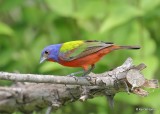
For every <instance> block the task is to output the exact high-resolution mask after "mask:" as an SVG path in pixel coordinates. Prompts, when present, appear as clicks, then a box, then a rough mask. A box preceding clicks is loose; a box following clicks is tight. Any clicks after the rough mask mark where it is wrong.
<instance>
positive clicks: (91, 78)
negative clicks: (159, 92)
mask: <svg viewBox="0 0 160 114" xmlns="http://www.w3.org/2000/svg"><path fill="white" fill-rule="evenodd" d="M144 68H145V65H144V64H140V65H138V66H134V65H133V64H132V59H131V58H128V59H127V60H126V61H125V62H124V64H123V65H121V66H119V67H117V68H115V69H114V70H112V71H108V72H104V73H102V74H93V73H90V74H89V75H88V76H87V77H77V78H75V77H66V76H50V75H36V74H17V73H7V72H0V79H3V80H12V81H16V82H18V83H16V84H14V85H13V86H11V87H0V112H7V113H11V112H14V111H16V110H19V111H21V112H25V113H29V112H32V111H34V110H41V109H43V108H46V107H48V106H49V107H50V109H53V110H55V109H57V108H59V107H60V106H62V105H63V104H65V103H66V102H72V101H76V100H78V99H79V100H81V101H85V100H87V99H89V98H93V97H95V96H97V95H105V96H107V98H108V101H109V103H110V105H111V106H113V96H114V95H115V94H116V93H118V92H124V91H127V92H130V93H134V94H137V95H140V96H147V95H148V92H147V91H145V90H143V89H142V87H149V88H157V87H159V86H158V80H147V79H145V78H144V77H143V75H142V74H141V73H140V71H141V70H143V69H144ZM20 82H25V83H20ZM26 82H27V83H26ZM28 82H32V83H28ZM33 82H34V83H33ZM51 107H52V108H51Z"/></svg>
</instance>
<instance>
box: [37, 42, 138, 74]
mask: <svg viewBox="0 0 160 114" xmlns="http://www.w3.org/2000/svg"><path fill="white" fill-rule="evenodd" d="M119 49H140V46H120V45H116V44H114V43H112V42H103V41H97V40H75V41H69V42H65V43H60V44H52V45H49V46H46V47H45V48H44V49H43V50H42V52H41V58H40V63H42V62H44V61H51V62H57V63H59V64H61V65H63V66H67V67H81V68H83V71H80V72H76V73H72V74H71V75H75V74H79V73H83V75H82V76H85V75H87V74H89V73H90V72H91V71H92V70H93V69H94V68H95V64H96V63H97V62H98V61H100V59H101V58H102V57H104V56H105V55H107V54H108V53H110V52H112V51H114V50H119ZM90 66H91V67H90ZM89 67H90V68H89Z"/></svg>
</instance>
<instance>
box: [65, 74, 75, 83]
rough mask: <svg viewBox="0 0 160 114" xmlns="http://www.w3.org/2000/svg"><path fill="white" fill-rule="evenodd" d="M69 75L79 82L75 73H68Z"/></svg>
mask: <svg viewBox="0 0 160 114" xmlns="http://www.w3.org/2000/svg"><path fill="white" fill-rule="evenodd" d="M67 76H68V77H72V78H74V79H75V80H76V81H77V82H78V79H77V77H76V76H74V73H71V74H69V75H67Z"/></svg>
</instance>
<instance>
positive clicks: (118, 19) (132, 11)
mask: <svg viewBox="0 0 160 114" xmlns="http://www.w3.org/2000/svg"><path fill="white" fill-rule="evenodd" d="M126 9H127V10H126ZM112 10H113V11H112V13H111V15H110V16H109V17H108V18H107V19H106V20H105V21H104V22H103V23H102V25H101V28H100V30H99V31H100V32H101V33H103V32H108V31H109V30H111V29H113V28H115V27H117V26H120V25H122V24H124V23H127V22H128V21H130V20H131V19H134V18H136V17H138V16H141V15H142V12H141V11H139V10H138V9H136V8H134V7H132V6H128V5H122V6H117V7H116V8H114V9H112Z"/></svg>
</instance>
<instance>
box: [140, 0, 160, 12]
mask: <svg viewBox="0 0 160 114" xmlns="http://www.w3.org/2000/svg"><path fill="white" fill-rule="evenodd" d="M139 2H140V7H141V8H142V9H143V10H144V11H145V13H146V14H147V13H148V11H150V10H154V8H156V7H158V6H159V5H160V0H153V1H152V0H140V1H139Z"/></svg>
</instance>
